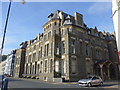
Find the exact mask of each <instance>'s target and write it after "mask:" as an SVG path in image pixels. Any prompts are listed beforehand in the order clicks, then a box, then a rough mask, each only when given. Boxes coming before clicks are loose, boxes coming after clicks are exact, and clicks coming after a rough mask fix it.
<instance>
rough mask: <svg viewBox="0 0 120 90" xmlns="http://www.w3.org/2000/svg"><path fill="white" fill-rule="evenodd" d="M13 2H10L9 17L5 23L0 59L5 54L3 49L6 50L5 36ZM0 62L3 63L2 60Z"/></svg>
mask: <svg viewBox="0 0 120 90" xmlns="http://www.w3.org/2000/svg"><path fill="white" fill-rule="evenodd" d="M11 2H12V0H10V2H9V7H8V11H7V17H6V21H5V27H4V33H3V40H2V46H1V51H0V59H2V52H3V48H4V42H5V35H6V30H7V25H8V20H9V14H10V9H11ZM0 61H2V60H0Z"/></svg>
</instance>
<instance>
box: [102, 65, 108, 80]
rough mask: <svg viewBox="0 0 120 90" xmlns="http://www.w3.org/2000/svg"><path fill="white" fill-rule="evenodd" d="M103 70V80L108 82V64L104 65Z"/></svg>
mask: <svg viewBox="0 0 120 90" xmlns="http://www.w3.org/2000/svg"><path fill="white" fill-rule="evenodd" d="M102 70H103V79H104V80H108V79H109V76H108V70H109V69H108V66H107V64H104V65H103V68H102Z"/></svg>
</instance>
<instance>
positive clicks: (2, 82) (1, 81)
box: [0, 75, 8, 90]
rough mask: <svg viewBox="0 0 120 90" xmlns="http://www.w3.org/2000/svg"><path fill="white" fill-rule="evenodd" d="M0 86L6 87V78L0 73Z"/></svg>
mask: <svg viewBox="0 0 120 90" xmlns="http://www.w3.org/2000/svg"><path fill="white" fill-rule="evenodd" d="M0 88H1V89H3V90H4V88H8V80H7V78H6V76H5V75H0Z"/></svg>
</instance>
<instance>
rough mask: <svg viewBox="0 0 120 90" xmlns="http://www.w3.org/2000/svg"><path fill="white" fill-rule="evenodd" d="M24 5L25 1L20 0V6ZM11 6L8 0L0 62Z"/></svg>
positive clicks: (0, 56)
mask: <svg viewBox="0 0 120 90" xmlns="http://www.w3.org/2000/svg"><path fill="white" fill-rule="evenodd" d="M25 3H26V2H25V0H22V4H25ZM11 4H12V0H10V2H9V7H8V11H7V17H6V21H5V27H4V33H3V39H2V46H1V48H0V62H1V61H2V53H3V48H4V42H5V35H6V31H7V25H8V20H9V15H10V10H11Z"/></svg>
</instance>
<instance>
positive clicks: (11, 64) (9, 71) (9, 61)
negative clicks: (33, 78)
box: [4, 50, 16, 76]
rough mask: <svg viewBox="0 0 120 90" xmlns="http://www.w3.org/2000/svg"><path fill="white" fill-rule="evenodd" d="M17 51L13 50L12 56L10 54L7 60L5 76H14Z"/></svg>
mask: <svg viewBox="0 0 120 90" xmlns="http://www.w3.org/2000/svg"><path fill="white" fill-rule="evenodd" d="M15 52H16V51H15V50H13V51H12V52H11V54H9V55H8V56H7V59H6V60H5V63H6V65H5V72H4V74H8V75H11V76H13V71H14V60H15Z"/></svg>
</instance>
